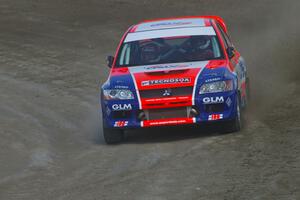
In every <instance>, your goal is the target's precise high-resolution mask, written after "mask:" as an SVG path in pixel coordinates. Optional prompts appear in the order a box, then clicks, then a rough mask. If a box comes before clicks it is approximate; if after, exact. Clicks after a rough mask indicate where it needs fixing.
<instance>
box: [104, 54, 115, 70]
mask: <svg viewBox="0 0 300 200" xmlns="http://www.w3.org/2000/svg"><path fill="white" fill-rule="evenodd" d="M114 60H115V58H114V57H113V56H107V58H106V62H107V66H108V67H109V68H111V67H112V64H113V62H114Z"/></svg>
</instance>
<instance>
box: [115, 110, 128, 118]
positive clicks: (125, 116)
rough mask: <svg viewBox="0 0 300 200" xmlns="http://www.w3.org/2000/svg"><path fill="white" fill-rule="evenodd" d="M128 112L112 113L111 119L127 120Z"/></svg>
mask: <svg viewBox="0 0 300 200" xmlns="http://www.w3.org/2000/svg"><path fill="white" fill-rule="evenodd" d="M130 114H131V112H130V111H113V112H112V118H113V119H127V118H129V117H130Z"/></svg>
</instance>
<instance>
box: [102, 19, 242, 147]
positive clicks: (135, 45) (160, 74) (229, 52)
mask: <svg viewBox="0 0 300 200" xmlns="http://www.w3.org/2000/svg"><path fill="white" fill-rule="evenodd" d="M108 66H109V67H110V68H111V71H110V75H109V77H108V79H107V81H106V82H105V83H104V84H103V86H102V88H101V106H102V115H103V117H102V119H103V135H104V139H105V141H106V142H107V143H109V144H110V143H116V142H120V141H121V140H122V138H123V134H124V130H125V129H129V128H144V127H157V126H177V125H186V124H200V123H202V122H209V121H215V122H218V121H226V123H227V126H226V127H225V126H224V129H226V131H232V132H234V131H239V130H240V128H241V125H242V124H241V123H242V120H241V111H242V110H243V108H245V107H246V104H247V96H248V94H247V93H248V91H247V88H248V78H247V71H246V66H245V62H244V60H243V58H242V57H241V56H240V53H239V52H238V51H237V50H236V49H235V47H234V45H233V44H232V42H231V40H230V38H229V36H228V33H227V28H226V25H225V23H224V21H223V20H222V18H220V17H218V16H193V17H180V18H171V19H158V20H151V21H144V22H142V23H139V24H137V25H133V26H131V27H130V28H129V29H128V31H127V32H126V33H125V34H124V36H123V37H122V39H121V42H120V44H119V46H118V49H117V51H116V54H115V56H114V57H113V56H109V57H108Z"/></svg>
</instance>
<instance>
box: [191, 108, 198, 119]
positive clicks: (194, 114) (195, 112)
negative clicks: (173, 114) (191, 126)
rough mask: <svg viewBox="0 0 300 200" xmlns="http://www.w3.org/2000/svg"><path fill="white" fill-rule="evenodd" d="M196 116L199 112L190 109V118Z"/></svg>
mask: <svg viewBox="0 0 300 200" xmlns="http://www.w3.org/2000/svg"><path fill="white" fill-rule="evenodd" d="M197 115H199V112H198V111H197V109H196V108H191V111H190V117H196V116H197Z"/></svg>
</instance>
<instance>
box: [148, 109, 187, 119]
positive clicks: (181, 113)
mask: <svg viewBox="0 0 300 200" xmlns="http://www.w3.org/2000/svg"><path fill="white" fill-rule="evenodd" d="M148 116H149V120H155V119H168V118H186V117H188V108H187V107H177V108H165V109H151V110H148Z"/></svg>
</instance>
